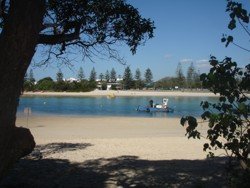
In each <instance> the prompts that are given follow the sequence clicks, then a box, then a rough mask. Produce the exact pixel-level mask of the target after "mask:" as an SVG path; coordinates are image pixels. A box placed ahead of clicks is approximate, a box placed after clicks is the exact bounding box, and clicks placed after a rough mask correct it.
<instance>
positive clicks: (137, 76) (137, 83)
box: [135, 68, 144, 89]
mask: <svg viewBox="0 0 250 188" xmlns="http://www.w3.org/2000/svg"><path fill="white" fill-rule="evenodd" d="M143 87H144V82H143V80H142V78H141V71H140V69H139V68H137V69H136V71H135V89H142V88H143Z"/></svg>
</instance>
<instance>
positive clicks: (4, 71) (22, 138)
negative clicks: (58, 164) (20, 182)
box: [0, 0, 45, 179]
mask: <svg viewBox="0 0 250 188" xmlns="http://www.w3.org/2000/svg"><path fill="white" fill-rule="evenodd" d="M44 8H45V4H44V0H10V9H9V15H8V17H7V20H6V21H5V22H4V26H3V29H2V32H1V35H0V179H1V178H2V177H3V175H4V174H5V173H6V172H7V170H8V168H9V167H10V166H11V165H12V164H13V163H14V162H15V161H17V160H18V159H19V158H21V157H23V156H24V155H27V154H29V153H30V152H31V151H32V150H33V148H34V147H35V142H34V138H33V136H32V135H31V133H30V131H29V130H28V129H25V128H21V127H16V126H15V121H16V110H17V106H18V103H19V97H20V94H21V89H22V85H23V80H24V75H25V73H26V71H27V68H28V66H29V65H30V62H31V60H32V57H33V55H34V53H35V49H36V45H37V40H38V34H39V32H40V30H41V28H42V20H43V15H44V12H45V9H44Z"/></svg>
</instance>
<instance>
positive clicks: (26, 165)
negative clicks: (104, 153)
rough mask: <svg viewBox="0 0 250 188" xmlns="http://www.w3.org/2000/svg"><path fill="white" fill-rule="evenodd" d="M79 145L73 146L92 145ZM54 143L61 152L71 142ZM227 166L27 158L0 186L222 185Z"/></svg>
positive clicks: (221, 162) (214, 162)
mask: <svg viewBox="0 0 250 188" xmlns="http://www.w3.org/2000/svg"><path fill="white" fill-rule="evenodd" d="M77 145H78V146H76V147H73V148H78V147H79V148H81V149H84V148H86V147H88V146H90V145H89V144H83V145H82V146H81V144H77ZM54 146H56V147H55V148H59V151H62V150H61V149H66V148H67V146H69V145H67V144H66V145H65V144H64V145H60V144H59V146H58V144H54ZM62 146H65V148H62ZM72 146H73V145H72ZM50 147H52V146H50ZM69 148H71V147H69ZM55 151H56V150H55ZM65 151H66V150H65ZM224 169H225V159H224V158H215V159H212V160H211V159H210V160H158V161H152V160H142V159H139V158H138V157H136V156H120V157H116V158H108V159H104V158H100V159H95V160H88V161H84V162H82V163H71V162H70V161H68V160H61V159H42V160H35V159H32V158H25V159H22V160H20V162H19V163H18V164H17V165H16V166H15V168H14V169H13V170H12V171H11V172H10V174H9V175H8V176H7V177H6V178H5V179H4V180H3V181H2V183H0V187H117V186H121V187H222V186H223V185H225V184H226V180H225V170H224Z"/></svg>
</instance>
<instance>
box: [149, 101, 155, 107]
mask: <svg viewBox="0 0 250 188" xmlns="http://www.w3.org/2000/svg"><path fill="white" fill-rule="evenodd" d="M153 106H154V101H153V100H152V99H151V100H150V101H149V107H151V108H153Z"/></svg>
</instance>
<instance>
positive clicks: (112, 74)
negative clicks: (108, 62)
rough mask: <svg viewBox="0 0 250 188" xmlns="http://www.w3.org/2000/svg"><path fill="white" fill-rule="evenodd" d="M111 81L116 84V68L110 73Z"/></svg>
mask: <svg viewBox="0 0 250 188" xmlns="http://www.w3.org/2000/svg"><path fill="white" fill-rule="evenodd" d="M110 81H111V82H115V81H116V71H115V69H114V68H112V70H111V72H110Z"/></svg>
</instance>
